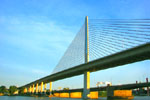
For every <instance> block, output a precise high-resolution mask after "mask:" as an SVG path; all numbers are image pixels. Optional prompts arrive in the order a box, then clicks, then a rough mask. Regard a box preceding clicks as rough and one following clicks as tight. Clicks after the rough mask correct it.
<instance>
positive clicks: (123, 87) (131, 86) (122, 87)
mask: <svg viewBox="0 0 150 100" xmlns="http://www.w3.org/2000/svg"><path fill="white" fill-rule="evenodd" d="M149 86H150V82H149V83H139V84H124V85H114V86H110V88H112V89H113V90H129V89H136V88H143V87H149ZM107 88H108V86H104V87H92V88H90V91H107ZM54 92H55V93H70V92H83V88H80V89H70V90H58V91H54Z"/></svg>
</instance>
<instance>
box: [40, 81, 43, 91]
mask: <svg viewBox="0 0 150 100" xmlns="http://www.w3.org/2000/svg"><path fill="white" fill-rule="evenodd" d="M40 92H41V94H43V82H41V91H40Z"/></svg>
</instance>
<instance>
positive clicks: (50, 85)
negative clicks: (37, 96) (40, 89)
mask: <svg viewBox="0 0 150 100" xmlns="http://www.w3.org/2000/svg"><path fill="white" fill-rule="evenodd" d="M49 94H50V95H51V94H52V82H49Z"/></svg>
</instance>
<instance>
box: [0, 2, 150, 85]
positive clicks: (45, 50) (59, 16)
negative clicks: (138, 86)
mask: <svg viewBox="0 0 150 100" xmlns="http://www.w3.org/2000/svg"><path fill="white" fill-rule="evenodd" d="M149 4H150V1H149V0H0V85H6V86H7V87H8V86H10V85H17V86H22V85H24V84H26V83H29V82H31V81H34V80H36V79H39V78H41V77H44V76H46V75H49V74H50V73H51V72H52V70H53V69H54V67H55V66H56V64H57V63H58V62H59V59H60V58H61V56H62V55H63V54H64V52H65V50H66V49H67V47H68V46H69V44H70V43H71V41H72V40H73V38H74V37H75V35H76V33H77V32H78V31H79V29H80V27H81V26H82V24H83V23H84V18H85V16H89V18H102V19H109V18H111V19H116V18H117V19H131V18H133V19H136V18H137V19H138V18H150V10H149V9H150V7H149ZM147 65H150V63H149V61H143V62H138V63H135V64H131V65H126V66H123V67H118V68H115V69H108V70H105V71H101V72H96V73H92V74H91V85H92V86H95V84H96V82H97V81H113V82H114V84H119V83H120V84H121V83H130V82H135V80H141V81H144V78H145V77H149V78H150V76H148V75H149V74H148V73H149V70H150V68H149V67H148V66H147ZM131 66H133V67H131ZM121 70H122V71H121ZM112 71H113V73H110V75H109V74H107V73H108V72H112ZM120 71H121V72H120ZM116 72H118V74H119V76H118V74H114V73H116ZM126 73H128V74H127V75H126ZM129 73H130V74H129ZM139 73H140V74H139ZM131 74H132V77H131ZM95 76H97V78H95ZM100 76H102V77H100ZM104 76H105V77H104ZM112 76H113V77H112ZM122 78H123V79H122ZM73 80H79V81H78V82H74V84H69V83H72V81H73ZM54 84H55V86H54V87H55V88H57V87H59V86H61V87H65V86H68V87H71V88H75V87H80V86H81V87H82V84H83V82H82V75H81V76H77V77H73V78H70V79H65V80H60V81H57V82H55V83H54ZM60 84H61V85H60ZM64 84H65V85H64Z"/></svg>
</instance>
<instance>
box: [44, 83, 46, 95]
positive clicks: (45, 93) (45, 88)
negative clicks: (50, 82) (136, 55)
mask: <svg viewBox="0 0 150 100" xmlns="http://www.w3.org/2000/svg"><path fill="white" fill-rule="evenodd" d="M44 94H46V83H45V84H44Z"/></svg>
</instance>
